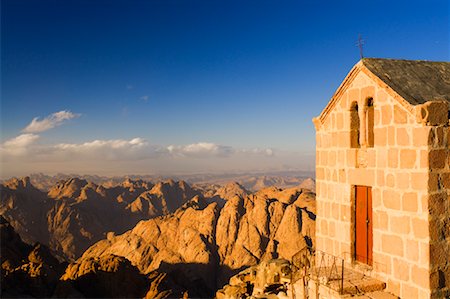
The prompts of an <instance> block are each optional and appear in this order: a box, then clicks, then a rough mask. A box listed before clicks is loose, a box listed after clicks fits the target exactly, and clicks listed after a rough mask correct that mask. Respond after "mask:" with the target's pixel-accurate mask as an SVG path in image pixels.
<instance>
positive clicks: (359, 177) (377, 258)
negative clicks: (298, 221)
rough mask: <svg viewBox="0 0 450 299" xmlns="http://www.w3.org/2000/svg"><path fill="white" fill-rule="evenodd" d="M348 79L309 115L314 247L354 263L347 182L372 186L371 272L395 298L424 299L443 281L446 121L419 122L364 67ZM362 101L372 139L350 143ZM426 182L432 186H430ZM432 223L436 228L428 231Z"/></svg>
mask: <svg viewBox="0 0 450 299" xmlns="http://www.w3.org/2000/svg"><path fill="white" fill-rule="evenodd" d="M348 78H349V80H347V81H344V83H343V85H342V86H341V88H340V89H339V90H338V92H337V93H336V95H335V96H334V97H333V99H332V100H331V103H330V105H329V106H328V107H327V108H326V110H325V111H324V113H322V115H321V117H320V119H319V118H317V119H315V120H314V122H315V125H316V130H317V134H316V184H317V185H316V186H317V197H316V198H317V221H316V244H317V249H318V250H322V251H325V252H327V253H330V254H333V255H336V256H341V257H344V258H346V261H347V263H348V264H349V265H352V266H355V263H354V262H353V258H352V257H353V254H354V245H353V244H354V224H353V221H354V220H353V218H354V186H355V185H363V186H371V187H372V200H373V265H372V267H371V269H370V271H371V274H372V275H373V276H374V277H376V278H378V279H381V280H383V281H385V282H386V283H387V289H388V291H390V292H392V293H394V294H396V295H398V296H401V297H404V298H427V297H430V296H431V291H430V289H431V288H433V289H434V288H437V286H442V283H443V281H444V280H445V281H446V282H444V283H446V286H448V284H449V281H450V278H449V277H448V273H449V272H448V271H449V264H448V256H449V253H450V251H449V248H450V247H449V237H448V233H449V230H450V227H449V226H450V224H449V205H448V202H449V200H448V196H449V194H450V193H449V190H450V189H449V188H448V185H449V160H448V159H449V157H448V147H449V145H448V142H449V138H448V134H449V133H448V132H449V131H448V123H447V127H445V126H443V125H441V126H440V127H436V126H432V125H430V124H429V123H426V122H425V123H424V122H420V121H418V120H423V118H424V117H425V116H422V117H417V116H416V110H415V108H414V107H412V106H411V105H409V104H408V103H406V102H405V101H404V100H403V99H401V98H399V99H396V98H394V97H396V96H397V95H396V94H394V93H389V92H388V91H387V89H386V88H384V87H383V84H384V83H382V82H380V81H379V79H377V78H376V77H374V76H373V75H371V74H370V73H369V72H368V71H364V70H363V71H355V72H353V73H351V74H349V76H348ZM368 98H373V105H374V117H373V118H374V119H373V122H374V144H373V147H364V146H362V147H360V148H352V138H351V131H352V128H351V107H352V104H354V102H355V101H357V102H358V106H359V107H363V102H364V101H366V100H367V99H368ZM426 117H429V115H426ZM444 128H445V129H444ZM444 132H445V133H444ZM444 135H445V136H446V137H443V136H444ZM432 136H435V137H433V138H434V139H433V138H432ZM431 139H432V140H433V141H432V142H431V141H430V140H431ZM442 140H445V142H447V143H445V144H444V142H443V141H442ZM353 143H354V142H353ZM431 149H432V150H431ZM443 156H445V159H447V160H445V159H444V158H442V157H443ZM443 159H444V160H443ZM430 168H433V169H432V170H430ZM433 182H434V183H435V184H439V185H436V186H434V187H431V186H430V185H431V184H432V183H433ZM429 188H434V189H433V193H429V192H428V190H429ZM429 202H430V206H429ZM439 203H440V204H439ZM444 203H445V204H444ZM438 207H439V208H440V209H441V210H437V208H438ZM442 209H444V210H442ZM429 221H431V222H429ZM429 223H430V225H429ZM435 226H438V227H439V229H440V231H441V233H436V234H437V235H433V232H432V231H435ZM444 231H445V233H444ZM430 233H431V242H430ZM445 234H447V235H445ZM430 250H431V253H430ZM430 254H431V259H432V260H431V261H430ZM430 271H432V273H433V275H432V276H431V280H430ZM442 277H444V278H442ZM430 283H431V285H430Z"/></svg>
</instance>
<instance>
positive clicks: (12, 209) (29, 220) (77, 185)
mask: <svg viewBox="0 0 450 299" xmlns="http://www.w3.org/2000/svg"><path fill="white" fill-rule="evenodd" d="M0 188H1V189H0V192H1V204H0V214H1V215H3V217H4V218H5V219H7V220H8V221H9V223H11V225H12V226H13V227H14V228H15V230H16V231H17V232H18V233H19V234H20V236H21V237H22V238H23V239H24V240H25V241H26V242H28V243H30V244H32V243H34V242H40V243H42V244H45V245H47V246H49V247H50V248H51V249H52V250H54V251H55V252H56V254H57V256H59V257H60V258H62V259H67V260H74V259H76V258H78V257H79V256H81V254H82V253H83V252H84V251H85V250H86V249H87V248H88V247H89V246H90V245H92V244H93V243H95V242H96V241H99V240H101V239H103V238H104V237H105V236H106V235H107V233H108V232H114V233H123V232H124V231H126V230H128V229H130V228H132V227H133V226H134V225H135V224H136V223H138V222H139V221H140V220H142V219H149V218H152V217H156V216H160V215H166V214H169V213H172V212H174V211H175V210H176V209H177V208H178V207H180V206H181V205H182V204H183V203H184V202H186V201H187V200H189V199H191V198H192V197H193V196H195V195H198V194H199V193H198V192H196V191H195V190H193V189H192V188H191V187H190V186H189V185H187V184H186V183H185V182H183V181H179V182H174V181H173V180H169V181H166V182H158V183H156V184H154V185H153V184H152V183H148V182H145V181H142V180H135V181H133V180H130V179H127V180H125V181H123V182H122V183H121V184H120V185H117V186H114V187H110V188H105V187H103V186H102V185H96V184H94V183H92V182H88V181H86V180H84V179H79V178H70V179H67V180H63V181H60V182H58V183H57V184H55V185H54V186H52V187H51V188H50V189H49V191H48V192H44V191H41V190H39V189H37V188H35V187H34V186H33V185H32V184H31V182H30V179H29V178H28V177H25V178H21V179H12V180H10V181H7V182H5V183H3V184H2V185H0Z"/></svg>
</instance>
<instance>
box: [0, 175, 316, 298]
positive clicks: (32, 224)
mask: <svg viewBox="0 0 450 299" xmlns="http://www.w3.org/2000/svg"><path fill="white" fill-rule="evenodd" d="M313 183H314V182H313V181H309V182H308V181H306V183H304V186H305V185H306V186H307V185H308V184H309V185H312V184H313ZM0 214H1V215H2V216H3V217H4V221H5V222H8V225H10V227H11V228H12V227H14V229H15V230H16V231H17V232H18V233H19V234H20V235H21V236H22V238H23V239H24V240H25V241H27V243H29V244H34V243H35V242H36V241H39V242H40V243H39V244H42V246H48V247H49V248H50V251H52V252H53V253H54V254H55V255H56V256H57V257H58V259H59V261H58V260H56V259H55V260H56V263H59V262H60V261H62V260H67V261H69V262H71V264H69V265H68V266H67V267H64V272H61V270H58V271H60V272H58V273H57V276H58V275H60V276H59V279H58V281H57V282H54V283H52V284H50V286H51V287H50V289H51V290H50V291H48V292H52V293H53V294H56V295H54V296H57V297H67V296H75V297H98V296H100V295H102V294H103V295H102V296H107V297H109V296H112V297H116V295H117V294H120V292H121V291H125V290H115V289H114V288H110V290H107V289H108V286H111V285H121V284H120V283H119V282H123V281H127V277H133V281H130V283H128V284H127V285H129V286H130V289H129V290H127V292H128V293H129V294H134V295H133V296H137V297H147V298H165V297H167V296H177V297H180V296H183V294H185V295H187V294H188V295H189V296H197V297H209V296H212V295H213V294H214V293H215V291H216V290H217V289H218V288H220V287H222V286H223V284H224V283H226V282H227V281H228V279H229V278H230V277H231V276H232V275H234V274H235V273H237V272H239V271H241V270H242V269H244V268H246V267H248V266H252V265H255V264H257V263H259V262H261V261H264V260H269V259H272V258H276V257H280V258H286V259H289V258H290V257H291V256H292V255H293V254H295V253H296V252H298V251H299V250H300V249H302V248H303V247H304V246H306V245H312V242H313V240H314V231H315V229H314V223H315V194H314V193H313V192H312V191H310V190H308V189H304V188H302V187H301V186H297V187H293V188H287V189H280V188H277V187H268V188H263V189H261V190H259V191H258V192H251V191H249V190H247V189H246V188H244V187H243V186H241V185H240V184H238V183H229V184H225V185H222V186H219V185H210V186H207V185H203V186H201V187H199V186H196V187H195V188H194V187H190V185H189V184H187V183H186V182H184V181H178V182H175V181H173V180H168V181H163V182H156V183H151V182H147V181H144V180H130V179H127V180H125V181H123V182H122V183H120V184H117V185H115V186H109V187H108V186H104V185H97V184H95V183H92V182H89V181H87V180H84V179H80V178H70V179H66V180H62V181H60V182H58V183H57V184H55V185H53V186H52V187H50V188H49V190H48V191H47V192H44V191H41V190H39V189H37V188H35V187H34V186H33V184H32V183H31V182H30V179H29V178H22V179H14V180H10V181H8V182H5V183H3V184H2V185H1V206H0ZM2 246H3V242H2ZM27 246H30V245H27ZM19 247H20V246H19ZM45 248H47V247H45ZM18 250H19V249H18ZM23 250H24V249H23ZM23 250H22V251H23ZM27 250H28V251H30V248H27V249H26V250H25V251H27ZM12 251H14V250H12ZM19 251H20V250H19ZM2 253H3V247H2ZM22 260H23V258H22ZM52 263H55V261H52ZM55 265H56V264H54V265H53V266H52V267H56V266H55ZM19 266H20V265H19ZM19 266H18V265H15V266H14V267H10V268H11V269H16V268H17V267H19ZM20 267H21V266H20ZM2 268H3V255H2ZM28 268H29V267H28ZM28 268H27V269H28ZM58 269H60V268H58ZM2 280H3V276H2ZM94 285H95V286H96V287H93V286H94ZM133 292H134V293H133Z"/></svg>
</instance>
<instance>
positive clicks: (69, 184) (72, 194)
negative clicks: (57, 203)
mask: <svg viewBox="0 0 450 299" xmlns="http://www.w3.org/2000/svg"><path fill="white" fill-rule="evenodd" d="M86 185H88V181H86V180H84V179H80V178H77V177H74V178H70V179H67V180H62V181H59V182H58V183H57V184H56V185H55V186H54V187H52V188H50V190H49V191H48V193H47V194H48V196H49V197H50V198H58V199H60V198H76V197H78V196H80V193H81V190H82V188H83V187H84V186H86Z"/></svg>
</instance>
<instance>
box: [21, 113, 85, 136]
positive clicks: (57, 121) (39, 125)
mask: <svg viewBox="0 0 450 299" xmlns="http://www.w3.org/2000/svg"><path fill="white" fill-rule="evenodd" d="M79 116H80V114H75V113H72V112H70V111H67V110H62V111H59V112H55V113H53V114H50V115H49V116H47V117H46V118H44V119H41V120H40V119H39V117H35V118H33V120H32V121H31V123H30V124H29V125H28V126H26V127H25V129H23V130H22V132H24V133H38V132H44V131H47V130H49V129H52V128H54V127H56V126H59V125H61V124H62V123H63V122H64V121H66V120H70V119H73V118H77V117H79Z"/></svg>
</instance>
